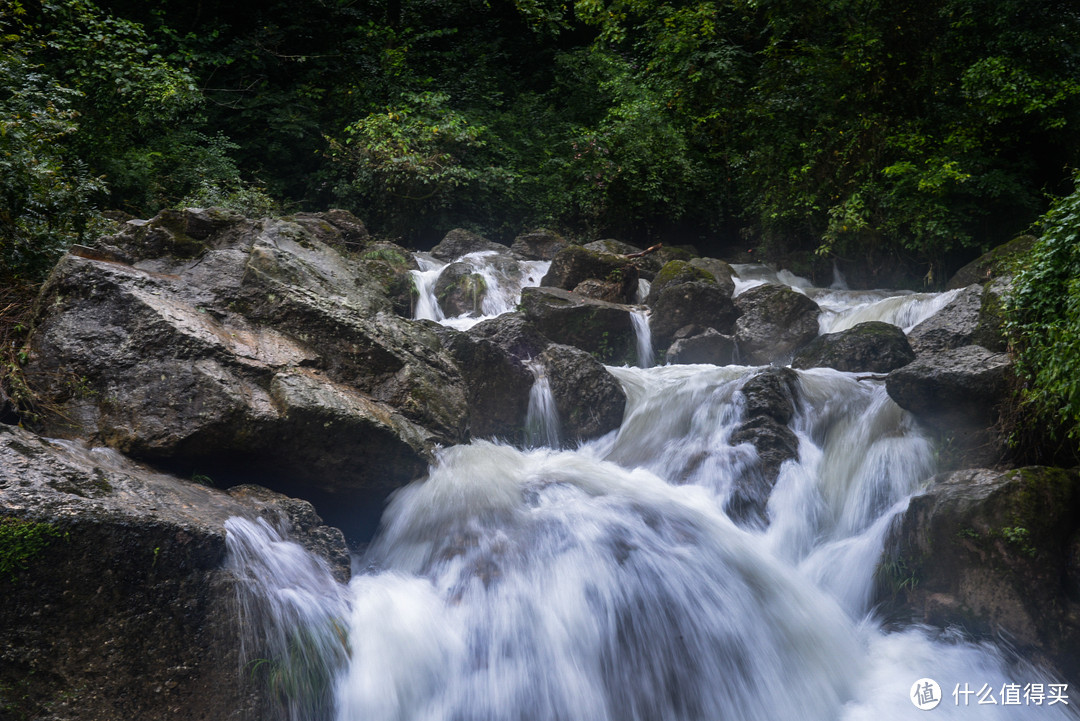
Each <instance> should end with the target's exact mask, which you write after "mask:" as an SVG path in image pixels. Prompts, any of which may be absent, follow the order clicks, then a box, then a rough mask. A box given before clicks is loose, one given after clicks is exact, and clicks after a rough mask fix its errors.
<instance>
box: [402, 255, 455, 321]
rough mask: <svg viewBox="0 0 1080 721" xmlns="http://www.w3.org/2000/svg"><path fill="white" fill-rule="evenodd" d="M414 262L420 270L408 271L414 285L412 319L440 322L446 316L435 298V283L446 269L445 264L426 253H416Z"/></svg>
mask: <svg viewBox="0 0 1080 721" xmlns="http://www.w3.org/2000/svg"><path fill="white" fill-rule="evenodd" d="M416 262H417V264H418V265H419V266H420V269H419V270H412V271H409V272H410V273H412V277H413V283H414V284H415V285H416V309H415V310H414V312H413V318H415V319H417V320H434V321H441V320H443V319H444V318H445V317H446V316H445V315H443V312H442V308H440V307H439V301H438V299H437V298H436V297H435V283H436V282H437V281H438V280H439V274H440V273H442V271H443V268H445V267H446V263H442V262H440V261H437V260H435V259H434V258H432V257H431V256H429V255H427V254H426V253H417V254H416Z"/></svg>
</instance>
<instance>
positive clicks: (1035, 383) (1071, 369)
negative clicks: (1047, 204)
mask: <svg viewBox="0 0 1080 721" xmlns="http://www.w3.org/2000/svg"><path fill="white" fill-rule="evenodd" d="M1076 182H1077V186H1078V187H1077V189H1076V190H1075V191H1074V192H1073V194H1072V195H1070V196H1068V197H1066V198H1064V199H1063V200H1061V201H1060V202H1058V203H1057V204H1056V205H1055V206H1054V207H1053V208H1051V210H1050V211H1049V212H1048V213H1047V214H1046V215H1045V216H1043V219H1042V221H1041V224H1040V230H1041V235H1040V237H1039V240H1038V241H1037V242H1036V243H1035V246H1034V248H1033V249H1032V251H1031V253H1030V255H1029V256H1028V258H1027V260H1026V262H1025V264H1024V266H1023V268H1022V270H1021V271H1020V273H1019V274H1018V275H1017V277H1016V280H1015V281H1014V285H1013V290H1012V292H1011V293H1010V295H1009V297H1008V298H1007V300H1006V304H1005V312H1006V318H1007V322H1006V330H1007V332H1008V334H1009V337H1010V341H1011V343H1012V347H1013V349H1014V350H1015V352H1016V355H1017V361H1018V369H1019V372H1020V374H1021V377H1022V378H1023V379H1024V380H1025V385H1024V388H1023V391H1022V395H1023V399H1024V401H1025V403H1026V404H1028V405H1029V406H1031V407H1033V409H1034V410H1035V411H1037V412H1039V413H1043V414H1045V415H1048V416H1050V417H1053V418H1056V419H1057V420H1058V421H1059V422H1060V423H1061V430H1062V431H1063V432H1064V434H1065V435H1067V436H1068V437H1069V438H1070V439H1072V440H1073V441H1080V175H1078V176H1077V179H1076Z"/></svg>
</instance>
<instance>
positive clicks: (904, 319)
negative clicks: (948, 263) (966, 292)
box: [811, 290, 960, 333]
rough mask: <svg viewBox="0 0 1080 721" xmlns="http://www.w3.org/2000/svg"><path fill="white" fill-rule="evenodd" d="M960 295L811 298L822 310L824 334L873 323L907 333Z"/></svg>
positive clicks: (846, 293)
mask: <svg viewBox="0 0 1080 721" xmlns="http://www.w3.org/2000/svg"><path fill="white" fill-rule="evenodd" d="M959 292H960V291H959V290H950V291H946V292H944V293H910V292H907V293H905V292H903V291H899V292H898V291H821V292H818V293H815V294H812V295H811V297H812V298H814V300H815V301H816V302H817V304H818V305H819V306H821V310H822V313H821V317H820V318H819V320H818V324H819V326H820V330H821V332H822V333H836V332H837V331H841V330H847V329H848V328H852V327H854V326H856V325H858V324H859V323H865V322H867V321H871V320H878V321H882V322H885V323H891V324H893V325H895V326H899V327H900V328H901V329H903V331H904V332H905V333H907V332H909V331H910V330H911V329H912V328H914V327H915V326H917V325H918V324H919V323H922V322H923V321H924V320H926V319H927V318H929V317H930V316H932V315H934V313H937V312H938V311H939V310H941V309H942V308H944V307H945V306H946V305H948V304H949V302H951V301H952V299H953V298H955V297H956V296H957V294H958V293H959Z"/></svg>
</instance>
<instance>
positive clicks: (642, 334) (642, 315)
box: [630, 308, 654, 368]
mask: <svg viewBox="0 0 1080 721" xmlns="http://www.w3.org/2000/svg"><path fill="white" fill-rule="evenodd" d="M630 322H631V323H633V324H634V335H635V336H636V337H637V357H638V367H639V368H652V366H653V362H654V361H653V347H652V332H651V331H650V329H649V313H648V310H647V309H645V308H631V309H630Z"/></svg>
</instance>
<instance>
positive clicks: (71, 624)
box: [0, 426, 349, 721]
mask: <svg viewBox="0 0 1080 721" xmlns="http://www.w3.org/2000/svg"><path fill="white" fill-rule="evenodd" d="M232 516H242V517H247V518H257V517H261V518H264V519H266V520H267V521H268V522H270V523H272V524H274V525H277V526H278V527H281V528H285V527H288V528H290V529H291V533H292V535H293V537H294V538H295V539H296V540H298V541H299V542H300V543H302V544H303V545H305V546H306V547H307V548H309V549H311V550H313V551H315V552H316V553H318V554H320V555H321V556H322V557H323V558H324V559H325V560H326V561H327V563H329V564H331V565H332V567H334V568H335V569H336V573H337V574H338V577H339V578H341V579H345V578H347V577H348V569H349V565H348V554H347V550H346V548H345V541H344V537H343V536H342V534H341V531H339V530H337V529H332V528H329V527H327V526H325V525H323V524H322V522H321V520H320V519H319V517H318V516H317V515H315V512H314V510H313V509H312V507H311V504H309V503H307V502H306V501H300V500H297V499H290V498H286V497H284V496H281V495H280V494H275V493H272V492H270V491H267V490H266V489H257V488H247V489H236V490H235V491H234V492H233V493H232V494H230V493H226V492H225V491H221V490H217V489H215V488H209V487H206V486H204V485H200V484H198V483H194V482H191V481H187V480H182V479H180V478H176V477H173V476H169V475H166V474H162V473H158V472H155V471H152V470H150V469H148V468H146V467H143V466H140V465H138V464H135V463H132V462H130V461H128V460H127V459H125V458H123V457H122V456H120V454H118V453H116V452H115V451H111V450H107V449H97V450H91V449H88V448H86V447H85V446H83V445H82V444H80V443H77V442H72V441H48V440H44V439H42V438H40V437H38V436H35V435H33V434H31V433H28V432H26V431H23V430H20V429H18V428H14V427H12V426H0V532H3V535H4V556H3V557H4V561H5V562H4V572H3V573H2V574H0V593H2V595H3V598H4V604H3V607H4V612H3V613H2V614H0V697H2V699H3V703H4V705H3V709H4V712H5V714H13V715H12V716H11V718H34V719H41V720H42V721H54V720H55V721H60V719H73V718H78V719H88V720H91V721H112V720H114V719H117V718H139V719H151V720H154V719H173V718H187V719H236V720H238V721H239V720H244V721H248V720H250V721H255V720H256V719H261V718H267V717H268V713H269V711H268V703H269V701H270V699H268V698H266V697H264V696H263V694H264V693H265V691H264V690H263V689H261V688H260V687H258V686H257V685H256V684H254V683H252V682H251V680H250V676H248V675H247V674H241V673H238V672H237V669H238V668H240V664H241V659H240V657H239V649H240V629H239V628H238V626H237V618H238V616H237V609H236V607H235V602H236V581H235V579H234V578H233V577H232V576H231V575H230V574H229V573H228V572H227V571H225V570H223V568H222V561H223V559H224V557H225V553H226V548H225V535H226V533H225V529H224V522H225V520H226V519H228V518H230V517H232ZM14 539H23V541H22V542H20V543H15V541H14ZM28 539H29V540H28ZM34 539H36V541H34ZM32 541H33V542H32ZM7 717H8V716H6V715H5V718H7Z"/></svg>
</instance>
